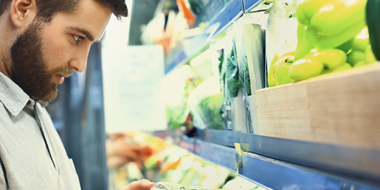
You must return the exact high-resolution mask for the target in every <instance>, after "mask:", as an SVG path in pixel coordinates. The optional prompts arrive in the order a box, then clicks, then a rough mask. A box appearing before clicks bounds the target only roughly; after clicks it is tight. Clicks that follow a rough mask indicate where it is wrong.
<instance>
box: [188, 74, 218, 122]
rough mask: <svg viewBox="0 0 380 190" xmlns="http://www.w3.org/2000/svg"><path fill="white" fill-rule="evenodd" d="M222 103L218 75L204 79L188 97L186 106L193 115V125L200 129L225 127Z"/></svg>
mask: <svg viewBox="0 0 380 190" xmlns="http://www.w3.org/2000/svg"><path fill="white" fill-rule="evenodd" d="M222 105H223V94H222V92H221V91H220V86H219V77H218V76H213V77H210V78H208V79H206V80H205V81H204V82H203V83H201V84H200V85H199V86H197V88H196V89H195V90H194V91H193V92H192V93H191V94H190V97H189V102H188V107H189V108H190V109H191V112H192V113H193V115H194V126H196V127H198V128H200V129H205V128H210V129H225V127H224V122H223V118H222V116H223V110H222Z"/></svg>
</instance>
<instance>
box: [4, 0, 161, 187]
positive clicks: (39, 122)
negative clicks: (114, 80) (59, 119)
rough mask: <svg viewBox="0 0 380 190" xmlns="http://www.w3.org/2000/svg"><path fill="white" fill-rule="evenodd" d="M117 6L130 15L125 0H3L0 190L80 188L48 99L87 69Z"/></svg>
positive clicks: (118, 10) (138, 184)
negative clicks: (55, 127) (94, 45)
mask: <svg viewBox="0 0 380 190" xmlns="http://www.w3.org/2000/svg"><path fill="white" fill-rule="evenodd" d="M112 13H113V14H114V15H115V16H116V17H118V18H120V17H122V16H123V17H125V16H127V15H128V9H127V6H126V5H125V2H124V0H0V190H3V189H9V190H12V189H15V190H24V189H28V190H33V189H36V190H44V189H46V190H60V189H64V190H75V189H80V185H79V180H78V176H77V174H76V172H75V169H74V165H73V162H72V160H71V159H69V158H68V157H67V154H66V151H65V149H64V147H63V144H62V142H61V140H60V138H59V136H58V134H57V132H56V131H55V129H54V126H53V123H52V121H51V119H50V117H49V115H48V113H47V112H46V109H45V108H44V105H45V104H46V103H47V102H51V101H53V100H54V99H55V98H56V97H57V93H58V90H57V86H58V85H60V84H62V83H63V82H64V80H65V78H68V77H70V75H71V74H72V73H73V72H74V71H77V72H83V71H84V70H85V68H86V64H87V57H88V53H89V50H90V47H91V45H92V44H93V43H96V42H99V41H100V39H101V38H102V36H103V33H104V31H105V28H106V26H107V24H108V21H109V19H110V17H111V14H112ZM153 185H154V183H151V182H149V181H147V180H143V181H138V182H134V183H131V184H130V185H129V186H127V187H126V188H125V189H127V190H148V189H150V188H151V187H152V186H153Z"/></svg>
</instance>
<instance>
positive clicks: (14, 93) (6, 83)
mask: <svg viewBox="0 0 380 190" xmlns="http://www.w3.org/2000/svg"><path fill="white" fill-rule="evenodd" d="M29 99H30V98H29V96H28V95H27V94H26V93H25V92H24V91H23V90H22V89H21V88H20V87H19V86H18V85H17V84H16V83H14V82H13V81H12V80H11V79H10V78H8V77H7V76H5V75H4V74H3V73H2V72H0V101H1V102H2V103H3V105H4V106H5V107H6V108H7V110H8V111H9V112H10V113H11V114H12V115H13V116H17V115H18V114H19V113H20V112H21V111H22V110H23V109H24V107H25V106H26V104H27V103H28V101H29Z"/></svg>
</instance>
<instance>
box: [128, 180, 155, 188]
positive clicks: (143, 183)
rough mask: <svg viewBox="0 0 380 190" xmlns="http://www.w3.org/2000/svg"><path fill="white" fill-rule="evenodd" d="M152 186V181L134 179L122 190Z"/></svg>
mask: <svg viewBox="0 0 380 190" xmlns="http://www.w3.org/2000/svg"><path fill="white" fill-rule="evenodd" d="M153 186H154V183H152V182H150V181H149V180H146V179H143V180H140V181H134V182H132V183H131V184H129V185H128V186H127V187H124V189H122V190H150V189H151V188H152V187H153Z"/></svg>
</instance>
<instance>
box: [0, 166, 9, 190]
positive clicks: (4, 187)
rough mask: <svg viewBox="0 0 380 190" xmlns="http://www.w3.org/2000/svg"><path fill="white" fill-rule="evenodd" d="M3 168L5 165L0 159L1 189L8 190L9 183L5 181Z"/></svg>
mask: <svg viewBox="0 0 380 190" xmlns="http://www.w3.org/2000/svg"><path fill="white" fill-rule="evenodd" d="M3 167H4V166H3V163H2V161H1V159H0V189H7V182H6V180H5V173H4V170H3Z"/></svg>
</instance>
